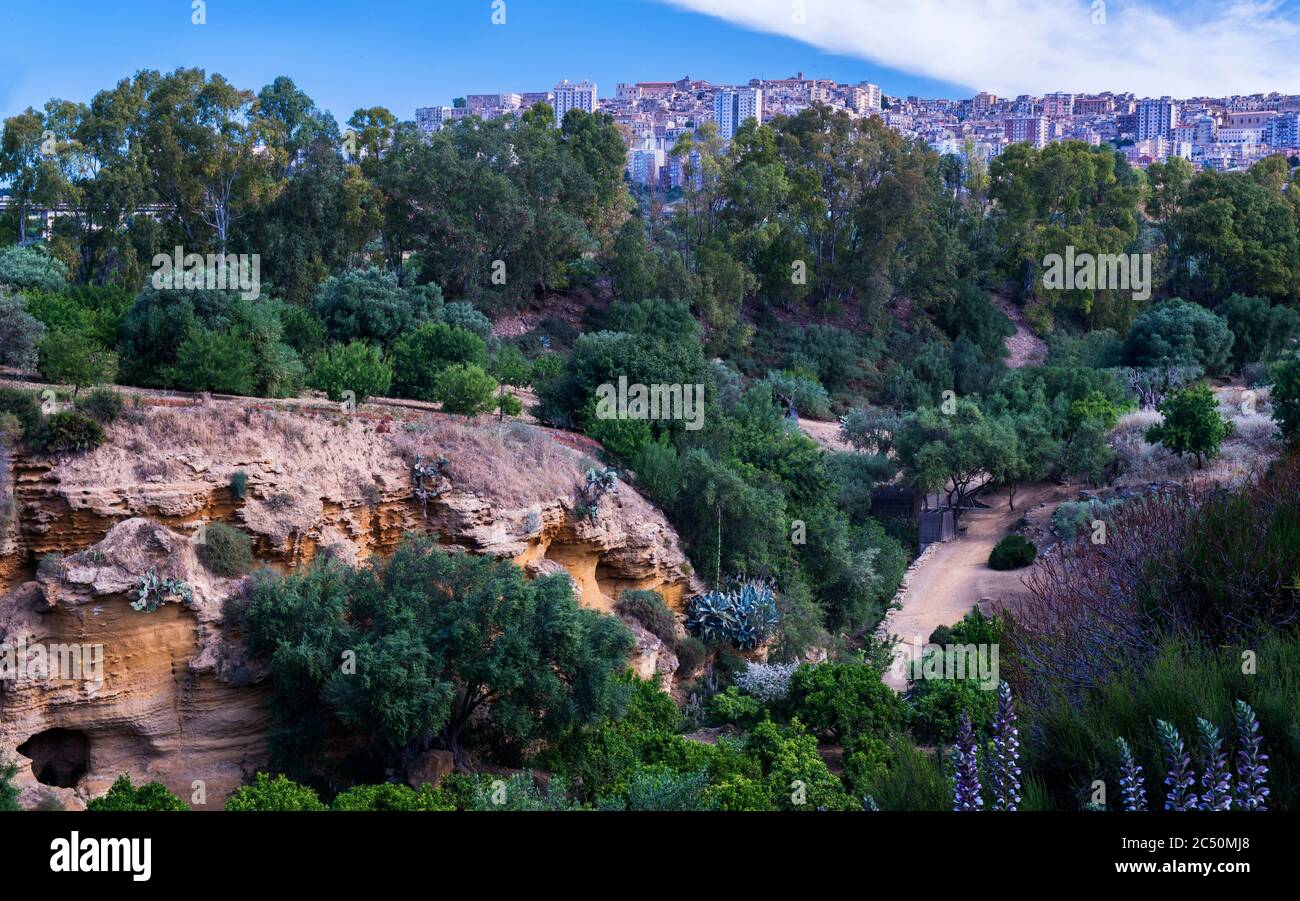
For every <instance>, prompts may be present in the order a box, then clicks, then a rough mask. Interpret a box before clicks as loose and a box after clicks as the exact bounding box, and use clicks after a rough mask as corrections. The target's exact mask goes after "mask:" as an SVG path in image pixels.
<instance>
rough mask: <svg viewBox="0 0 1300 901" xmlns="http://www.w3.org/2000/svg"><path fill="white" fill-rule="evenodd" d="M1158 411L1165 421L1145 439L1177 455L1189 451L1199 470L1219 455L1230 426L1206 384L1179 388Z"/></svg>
mask: <svg viewBox="0 0 1300 901" xmlns="http://www.w3.org/2000/svg"><path fill="white" fill-rule="evenodd" d="M1160 412H1161V414H1163V415H1164V421H1163V422H1161V423H1159V424H1158V425H1153V426H1152V427H1151V428H1149V429H1147V432H1146V440H1147V441H1149V442H1151V443H1152V444H1156V443H1159V444H1162V445H1164V446H1165V447H1166V448H1168V449H1169V450H1170V451H1172V452H1173V453H1175V454H1177V455H1178V456H1179V457H1181V456H1183V455H1184V454H1191V455H1192V456H1194V457H1196V466H1197V468H1198V469H1199V468H1200V467H1201V466H1202V465H1203V464H1204V461H1205V460H1207V459H1213V458H1214V457H1216V456H1218V454H1219V447H1220V446H1221V445H1222V444H1223V439H1224V438H1226V437H1228V433H1229V429H1228V423H1226V422H1224V421H1223V418H1222V417H1221V416H1219V402H1218V400H1216V399H1215V397H1214V392H1213V391H1211V390H1210V387H1209V386H1208V385H1197V386H1195V387H1194V388H1185V389H1184V390H1182V391H1179V392H1178V393H1177V394H1175V395H1173V396H1172V397H1169V398H1167V399H1166V400H1165V402H1164V403H1162V404H1161V405H1160Z"/></svg>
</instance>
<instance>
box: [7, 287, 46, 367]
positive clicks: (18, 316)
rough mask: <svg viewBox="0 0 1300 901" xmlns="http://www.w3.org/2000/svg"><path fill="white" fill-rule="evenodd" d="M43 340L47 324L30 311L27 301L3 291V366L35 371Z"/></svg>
mask: <svg viewBox="0 0 1300 901" xmlns="http://www.w3.org/2000/svg"><path fill="white" fill-rule="evenodd" d="M44 337H45V325H44V324H43V323H42V322H41V321H40V320H38V319H37V318H36V317H34V316H32V315H31V314H30V313H28V312H27V302H26V301H25V300H24V299H23V298H22V297H21V296H19V295H16V294H5V293H4V292H3V291H0V366H12V367H14V368H15V369H22V370H29V369H32V368H33V367H35V366H36V361H37V353H36V348H37V347H38V346H40V343H41V341H42V339H44Z"/></svg>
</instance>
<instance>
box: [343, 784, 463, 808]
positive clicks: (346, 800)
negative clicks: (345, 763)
mask: <svg viewBox="0 0 1300 901" xmlns="http://www.w3.org/2000/svg"><path fill="white" fill-rule="evenodd" d="M330 809H331V810H354V811H355V810H369V811H380V810H383V811H402V812H408V811H422V812H427V811H450V810H455V809H456V805H455V804H454V803H453V802H452V801H451V800H450V799H448V798H446V797H444V796H443V793H442V792H441V791H440V790H438V789H436V788H432V787H430V786H429V785H428V784H427V783H426V784H424V785H421V786H420V787H419V788H418V789H414V788H411V787H410V786H407V785H398V784H395V783H392V782H384V783H382V784H380V785H358V786H355V787H353V788H350V789H348V790H347V791H345V792H340V793H339V794H338V795H336V796H335V797H334V801H333V803H332V804H330Z"/></svg>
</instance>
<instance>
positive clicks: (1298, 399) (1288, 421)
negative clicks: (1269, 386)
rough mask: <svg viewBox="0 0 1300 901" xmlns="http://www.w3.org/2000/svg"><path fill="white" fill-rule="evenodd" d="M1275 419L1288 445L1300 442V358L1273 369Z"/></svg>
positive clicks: (1287, 361) (1292, 359)
mask: <svg viewBox="0 0 1300 901" xmlns="http://www.w3.org/2000/svg"><path fill="white" fill-rule="evenodd" d="M1270 400H1271V402H1272V404H1273V419H1274V420H1275V421H1276V422H1277V424H1278V430H1279V431H1280V432H1281V434H1282V438H1283V439H1284V440H1285V441H1287V442H1288V443H1291V444H1295V443H1296V442H1297V441H1300V356H1296V357H1293V358H1291V359H1290V360H1286V361H1284V362H1282V363H1279V364H1278V365H1277V366H1275V367H1274V368H1273V394H1272V397H1271V398H1270Z"/></svg>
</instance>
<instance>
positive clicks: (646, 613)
mask: <svg viewBox="0 0 1300 901" xmlns="http://www.w3.org/2000/svg"><path fill="white" fill-rule="evenodd" d="M614 609H615V610H617V611H618V612H619V613H621V614H622V615H623V616H630V617H632V618H633V619H635V620H636V621H637V622H639V623H640V624H641V625H642V626H644V627H645V628H646V629H647V630H648V631H649V632H651V633H653V634H654V635H655V636H657V637H658V638H659V640H661V641H662V642H663V643H664V644H666V645H668V647H670V648H671V647H674V646H676V644H677V616H676V615H675V614H674V613H673V612H672V611H671V610H669V609H668V605H667V604H665V603H664V599H663V595H661V594H660V593H659V592H657V591H642V590H629V591H624V592H623V593H622V594H620V595H619V596H618V601H616V602H615V604H614Z"/></svg>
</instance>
